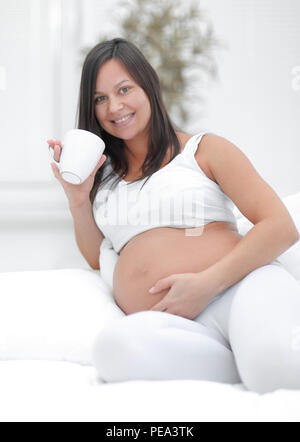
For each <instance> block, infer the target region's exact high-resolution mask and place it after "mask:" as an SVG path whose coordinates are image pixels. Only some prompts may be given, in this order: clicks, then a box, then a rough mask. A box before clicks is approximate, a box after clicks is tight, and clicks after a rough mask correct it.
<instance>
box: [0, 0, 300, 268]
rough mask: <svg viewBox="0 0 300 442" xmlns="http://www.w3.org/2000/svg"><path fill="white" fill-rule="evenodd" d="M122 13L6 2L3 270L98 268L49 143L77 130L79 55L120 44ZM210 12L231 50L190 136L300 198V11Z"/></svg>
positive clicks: (64, 2)
mask: <svg viewBox="0 0 300 442" xmlns="http://www.w3.org/2000/svg"><path fill="white" fill-rule="evenodd" d="M117 4H118V1H117V0H110V1H99V0H26V1H24V0H10V2H8V1H6V0H0V135H1V160H2V161H0V272H1V271H16V270H30V269H32V270H35V269H46V268H62V267H64V268H66V267H86V268H88V265H87V264H86V262H85V261H84V259H83V258H82V257H81V255H80V253H79V251H78V249H77V247H76V243H75V240H74V235H73V226H72V219H71V216H70V214H69V212H68V207H67V203H66V200H65V197H64V194H63V191H62V189H61V188H60V186H59V184H58V183H57V182H56V180H55V179H54V178H53V176H52V172H51V170H50V166H49V154H48V151H47V146H46V140H47V139H48V138H52V137H57V138H61V137H62V135H63V133H64V132H65V131H66V130H68V129H69V128H72V127H74V126H75V114H76V107H77V99H78V88H79V78H80V63H81V62H82V57H81V55H80V49H81V48H84V47H86V46H89V47H91V46H93V45H94V44H96V43H97V42H98V37H99V34H100V33H105V32H109V31H110V30H111V31H112V33H113V36H117V35H118V31H117V28H116V24H115V19H116V18H117V17H118V14H121V11H120V10H119V9H118V8H117V7H116V5H117ZM200 4H201V5H203V8H204V9H205V10H206V11H207V16H208V17H209V18H210V19H211V21H212V23H213V25H214V28H215V32H216V35H217V37H218V38H220V39H221V40H222V41H223V42H224V44H225V45H227V49H226V50H222V51H217V52H216V57H217V61H218V65H219V77H220V78H219V82H218V83H214V82H211V81H206V82H203V83H201V84H200V82H199V84H195V85H194V86H195V88H198V89H200V90H201V91H202V93H203V94H204V96H205V97H206V101H205V102H204V103H199V106H197V108H195V112H194V115H195V118H194V120H193V121H191V122H190V124H189V125H187V127H186V130H187V131H188V132H190V133H195V132H196V131H198V130H199V129H202V128H206V129H208V130H210V131H213V132H216V133H218V134H220V135H223V136H225V137H227V138H228V139H230V140H231V141H233V142H234V143H236V144H237V145H238V146H239V147H240V148H241V149H242V150H243V151H244V152H245V153H246V155H247V156H248V157H249V158H250V159H251V161H252V162H253V164H254V165H255V167H256V168H257V170H258V171H259V172H260V173H261V174H262V175H263V177H264V178H265V179H266V180H267V181H268V182H269V183H270V184H271V185H272V186H273V188H274V189H275V190H276V191H277V192H278V194H279V195H280V196H282V197H283V196H286V195H288V194H290V193H294V192H297V191H299V190H300V174H299V173H298V164H299V155H300V150H299V140H300V125H299V123H298V121H299V116H300V78H299V77H300V26H299V23H300V3H299V1H297V0H286V1H284V2H283V1H281V0H243V1H242V2H241V1H240V0H226V1H224V0H202V1H201V2H200ZM293 69H294V73H292V72H293ZM297 69H299V70H297Z"/></svg>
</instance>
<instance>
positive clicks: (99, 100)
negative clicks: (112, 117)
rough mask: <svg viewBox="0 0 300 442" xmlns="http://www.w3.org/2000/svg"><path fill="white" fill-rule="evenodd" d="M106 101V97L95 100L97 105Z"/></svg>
mask: <svg viewBox="0 0 300 442" xmlns="http://www.w3.org/2000/svg"><path fill="white" fill-rule="evenodd" d="M104 99H105V97H103V96H102V97H97V98H95V104H99V103H102V102H103V101H104Z"/></svg>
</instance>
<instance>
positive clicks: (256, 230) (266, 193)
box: [203, 135, 299, 291]
mask: <svg viewBox="0 0 300 442" xmlns="http://www.w3.org/2000/svg"><path fill="white" fill-rule="evenodd" d="M203 141H204V143H203V149H204V150H205V154H206V158H207V164H208V165H209V168H210V171H211V172H212V174H213V176H214V177H215V180H216V182H217V183H218V184H219V185H220V186H221V188H222V189H223V191H224V192H225V193H226V194H227V195H228V196H229V197H230V198H231V200H232V201H233V202H234V203H235V204H236V206H237V207H238V209H239V210H240V212H241V213H242V214H243V215H244V216H245V217H246V218H247V219H248V220H250V221H251V222H252V223H253V224H254V227H253V228H252V229H251V230H250V231H249V232H248V233H247V234H246V235H245V236H244V237H243V238H242V239H241V241H239V243H238V244H237V245H236V246H235V248H234V249H233V250H232V251H231V252H230V253H229V254H228V255H226V256H225V257H224V258H222V259H221V260H220V261H218V262H217V263H216V264H215V265H213V266H211V267H210V268H209V269H208V270H207V271H208V272H210V273H211V274H212V276H214V277H215V278H216V280H217V279H218V278H219V283H220V291H222V290H224V289H226V288H227V287H229V286H231V285H233V284H234V283H235V282H237V281H239V280H241V279H242V278H243V277H244V276H246V275H247V274H248V273H250V272H251V271H253V270H255V269H256V268H258V267H260V266H263V265H266V264H269V263H270V262H271V261H272V260H274V259H275V258H277V257H278V256H279V255H280V254H281V253H283V252H284V251H286V250H287V249H288V248H289V247H291V246H292V245H293V244H294V243H295V242H297V241H298V240H299V233H298V231H297V229H296V226H295V224H294V222H293V220H292V218H291V216H290V214H289V212H288V211H287V209H286V207H285V206H284V204H283V202H282V201H281V200H280V198H279V197H278V196H277V194H276V193H275V191H274V190H273V189H272V188H271V187H270V186H269V185H268V184H267V183H266V182H265V181H264V180H263V179H262V178H261V177H260V175H259V174H258V173H257V171H256V170H255V169H254V167H253V166H252V164H251V163H250V161H249V160H248V158H247V157H246V156H245V155H244V154H243V153H242V152H241V151H240V150H239V149H238V148H237V147H236V146H234V145H233V144H232V143H230V142H229V141H228V140H226V139H224V138H222V137H217V136H213V135H209V136H207V137H205V140H203Z"/></svg>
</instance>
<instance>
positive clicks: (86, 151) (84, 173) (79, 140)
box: [58, 129, 105, 184]
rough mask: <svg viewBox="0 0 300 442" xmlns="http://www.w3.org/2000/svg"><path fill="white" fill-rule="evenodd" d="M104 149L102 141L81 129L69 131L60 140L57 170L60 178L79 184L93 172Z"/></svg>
mask: <svg viewBox="0 0 300 442" xmlns="http://www.w3.org/2000/svg"><path fill="white" fill-rule="evenodd" d="M104 149H105V144H104V141H103V140H102V139H101V138H100V137H98V136H97V135H95V134H93V133H92V132H89V131H87V130H83V129H72V130H69V131H68V132H67V133H66V134H65V136H64V137H63V140H62V151H61V156H60V162H59V163H58V168H59V171H60V174H61V176H62V178H63V179H64V180H65V181H67V182H68V183H71V184H81V183H83V182H84V181H85V180H86V179H87V178H88V176H89V175H90V174H91V173H92V172H93V170H94V169H95V167H96V166H97V163H98V161H99V160H100V158H101V156H102V154H103V151H104Z"/></svg>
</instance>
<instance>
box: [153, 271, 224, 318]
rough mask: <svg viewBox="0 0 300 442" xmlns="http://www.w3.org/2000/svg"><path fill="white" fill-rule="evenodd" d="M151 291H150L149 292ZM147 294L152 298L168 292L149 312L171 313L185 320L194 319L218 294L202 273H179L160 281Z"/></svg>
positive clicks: (206, 273)
mask: <svg viewBox="0 0 300 442" xmlns="http://www.w3.org/2000/svg"><path fill="white" fill-rule="evenodd" d="M151 290H152V291H151ZM151 290H149V293H151V294H152V295H153V297H154V296H155V295H157V294H161V291H162V290H168V291H167V293H166V294H165V296H164V297H163V298H162V299H161V300H160V301H159V302H158V303H157V304H155V305H154V306H153V307H152V308H151V309H150V310H155V311H162V312H167V313H172V314H174V315H178V316H182V317H184V318H187V319H194V318H196V316H198V315H199V314H200V313H201V312H202V311H203V310H204V309H205V307H207V305H208V304H209V302H210V301H211V300H212V299H213V298H214V297H215V296H216V295H218V294H219V290H218V288H217V286H216V284H214V280H213V279H212V278H211V276H210V275H209V274H208V272H206V271H203V272H200V273H181V274H174V275H170V276H168V277H167V278H163V279H160V280H159V281H157V283H156V284H155V285H154V287H153V289H151Z"/></svg>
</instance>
